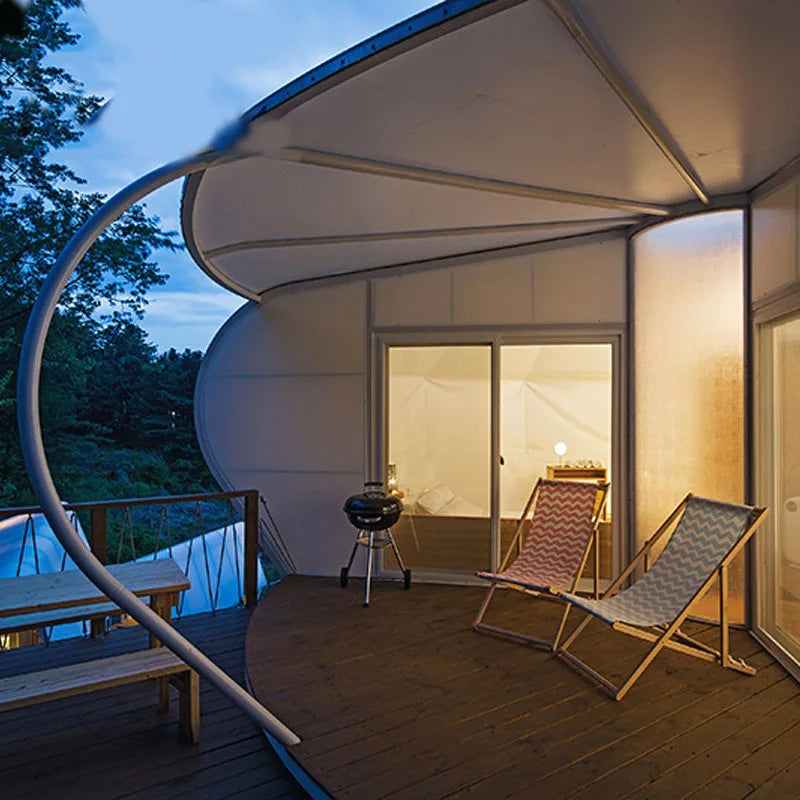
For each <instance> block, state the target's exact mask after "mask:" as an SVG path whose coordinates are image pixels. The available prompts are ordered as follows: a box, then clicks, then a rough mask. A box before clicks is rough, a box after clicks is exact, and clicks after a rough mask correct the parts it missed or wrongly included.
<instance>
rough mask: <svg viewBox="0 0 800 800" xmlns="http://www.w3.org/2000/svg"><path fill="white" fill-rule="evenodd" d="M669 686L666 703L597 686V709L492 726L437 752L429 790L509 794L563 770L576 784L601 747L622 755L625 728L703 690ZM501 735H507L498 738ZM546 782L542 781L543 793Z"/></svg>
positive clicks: (411, 790) (636, 728)
mask: <svg viewBox="0 0 800 800" xmlns="http://www.w3.org/2000/svg"><path fill="white" fill-rule="evenodd" d="M666 689H667V691H666V694H665V696H664V698H663V700H662V702H661V703H660V704H651V703H647V704H642V705H638V704H637V705H632V706H630V707H629V708H627V709H620V708H619V707H618V706H617V704H615V703H613V701H610V700H609V699H608V698H606V697H604V696H603V695H601V694H600V693H599V692H598V691H597V690H596V689H594V695H593V696H594V697H595V698H597V697H599V698H600V702H598V704H597V706H596V707H595V708H594V710H593V713H588V714H587V713H581V712H580V711H579V712H578V713H572V714H565V713H563V711H564V709H563V708H556V709H554V711H555V712H556V714H554V715H550V716H548V715H547V713H546V712H547V711H548V709H543V710H542V714H541V715H540V714H535V713H534V714H532V715H531V716H530V717H528V718H526V719H523V720H521V723H522V724H520V725H514V726H513V728H506V729H501V730H500V733H501V737H497V732H498V731H497V730H494V731H492V732H491V734H492V735H490V736H486V737H484V738H483V744H482V746H481V743H480V742H473V743H470V744H471V746H470V747H464V746H463V744H461V743H458V744H457V746H456V747H452V746H449V747H448V749H447V750H442V751H441V752H440V753H439V754H436V753H433V752H432V753H431V760H430V761H431V763H430V765H429V767H430V768H429V776H430V781H429V782H427V783H426V784H425V790H426V791H428V790H431V789H432V790H433V791H435V792H436V793H437V794H438V793H448V792H451V791H455V790H457V789H459V788H462V787H464V788H465V787H466V786H470V787H471V788H470V792H469V793H470V794H472V795H474V796H476V797H481V796H491V795H487V794H486V793H487V792H494V791H497V792H502V794H501V795H500V796H505V795H506V794H509V793H511V792H514V791H518V790H521V791H523V792H528V791H529V790H530V786H531V785H532V784H533V783H535V782H537V781H541V780H544V779H545V778H547V777H548V776H551V775H552V776H556V775H561V777H564V778H565V779H566V781H567V783H569V784H571V783H572V782H573V781H574V776H573V770H574V768H575V767H576V765H578V764H579V763H580V762H581V760H583V759H587V758H589V757H590V756H591V755H592V754H593V753H595V752H601V753H606V752H607V751H608V749H610V748H614V750H615V752H614V753H612V754H611V756H610V757H611V758H612V760H613V759H615V758H616V757H617V756H616V746H617V745H618V742H619V737H620V732H621V731H631V732H632V735H634V736H636V735H637V734H638V733H639V732H640V731H641V730H642V729H644V728H646V727H647V726H648V724H651V723H652V722H653V721H654V720H658V719H660V718H661V715H662V714H668V713H669V712H670V711H672V710H673V709H674V707H675V706H676V705H677V706H678V707H681V706H682V704H683V705H686V704H691V703H692V702H694V701H695V700H696V699H697V697H698V696H699V695H698V693H696V692H688V691H687V687H686V684H685V683H683V682H680V681H679V682H677V683H676V685H675V686H674V691H671V692H670V691H669V687H666ZM590 696H592V695H590ZM559 712H561V713H559ZM542 723H545V724H544V725H542ZM497 738H500V739H501V741H500V742H498V741H492V740H493V739H497ZM449 744H450V743H449V742H448V745H449ZM475 745H477V747H476V746H475ZM450 750H452V753H451V752H449V751H450ZM443 756H444V757H447V761H446V763H445V764H442V763H441V759H442V757H443ZM437 762H438V763H437ZM415 773H416V775H415V777H419V775H420V774H421V769H420V765H419V764H418V765H417V767H416V769H415ZM399 779H400V780H401V781H403V782H404V783H408V778H406V777H405V776H399ZM540 787H541V784H539V783H538V782H537V783H536V793H537V797H538V796H539V793H540V791H541V788H540ZM375 789H376V786H375V785H362V786H361V787H359V791H361V792H363V796H367V794H366V793H367V791H374V790H375ZM419 789H420V784H419V782H415V783H413V784H408V786H407V789H406V791H401V792H398V793H397V794H396V795H395V796H397V797H413V796H414V794H415V793H417V792H418V791H419ZM559 791H560V790H558V789H557V790H555V792H554V793H553V796H561V795H560V794H559ZM542 796H543V797H544V796H545V795H542Z"/></svg>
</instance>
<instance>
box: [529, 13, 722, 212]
mask: <svg viewBox="0 0 800 800" xmlns="http://www.w3.org/2000/svg"><path fill="white" fill-rule="evenodd" d="M543 2H544V3H545V4H546V5H547V6H548V8H550V9H551V11H553V13H555V15H556V16H557V17H558V18H559V19H560V20H561V22H562V23H563V24H564V27H566V29H567V30H568V31H569V33H570V35H571V36H572V37H573V38H574V39H575V41H576V42H577V44H578V46H579V47H580V48H581V49H582V50H583V52H584V53H585V54H586V55H587V56H588V58H589V60H590V61H591V62H592V63H593V64H594V65H595V67H596V68H597V69H598V70H599V72H600V73H601V74H602V76H603V77H604V78H605V79H606V81H607V82H608V84H609V85H610V86H611V88H612V89H613V90H614V91H615V92H616V93H617V96H618V97H619V98H620V100H622V102H623V103H625V105H626V106H627V107H628V110H629V111H630V112H631V113H632V114H633V116H634V117H636V119H637V121H638V122H639V124H640V125H641V126H642V127H643V128H644V129H645V131H647V133H648V135H649V136H650V138H651V139H652V140H653V141H654V142H655V144H656V146H657V147H658V148H659V150H661V152H662V153H663V154H664V155H665V156H666V157H667V160H668V161H669V162H670V164H672V166H673V167H674V168H675V169H676V170H677V172H678V174H679V175H680V176H681V177H682V178H683V180H684V181H686V183H687V184H689V186H690V187H691V189H692V191H693V192H694V193H695V194H696V195H697V196H698V198H700V200H701V201H702V202H703V203H708V202H709V198H708V194H707V193H706V190H705V188H704V187H703V184H702V182H701V180H700V177H699V176H698V175H697V174H696V173H695V171H694V169H693V168H692V166H691V164H690V163H689V161H688V159H686V158H685V157H684V156H683V154H682V153H680V151H679V149H678V147H677V145H676V144H675V143H674V139H673V138H672V137H671V136H670V135H669V133H668V132H667V129H666V128H665V127H664V126H663V125H662V124H661V123H660V122H659V121H658V120H657V119H656V117H655V116H653V114H652V112H651V111H650V110H649V108H648V105H647V103H645V102H644V100H643V99H642V98H640V97H639V95H638V94H637V92H636V90H635V89H634V88H633V87H632V86H631V85H630V84H629V83H628V82H627V81H626V80H625V78H624V77H623V75H622V73H621V72H620V71H619V69H617V67H616V65H615V64H614V62H613V61H612V60H611V58H610V57H609V56H608V54H607V53H606V51H605V50H604V48H603V46H602V44H601V43H600V41H599V40H598V39H597V38H595V36H594V35H593V34H592V33H591V31H590V30H589V28H588V27H587V25H586V23H585V22H584V21H583V19H581V16H580V14H579V13H578V11H577V9H576V8H575V6H574V4H573V3H572V2H571V0H543Z"/></svg>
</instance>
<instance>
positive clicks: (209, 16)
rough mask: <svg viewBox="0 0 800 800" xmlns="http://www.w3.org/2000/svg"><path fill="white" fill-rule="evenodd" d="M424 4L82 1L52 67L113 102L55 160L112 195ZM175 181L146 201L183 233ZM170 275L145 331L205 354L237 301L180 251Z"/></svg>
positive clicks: (164, 343)
mask: <svg viewBox="0 0 800 800" xmlns="http://www.w3.org/2000/svg"><path fill="white" fill-rule="evenodd" d="M433 4H434V3H433V2H424V1H422V0H84V10H83V11H74V12H70V13H69V15H68V16H67V17H66V19H67V20H68V21H69V23H70V25H71V26H72V28H73V29H74V30H75V31H76V32H78V33H80V35H81V37H82V38H81V41H80V42H79V44H78V45H77V46H76V47H74V48H70V49H69V50H65V51H62V52H61V53H59V54H58V57H57V61H58V63H59V64H61V65H63V66H64V67H66V68H67V69H68V70H69V71H70V72H71V73H72V74H73V75H74V76H75V77H76V78H77V79H79V80H81V81H83V82H84V84H85V85H86V89H87V90H88V91H90V92H94V93H96V94H100V95H103V96H105V97H113V102H112V103H111V105H110V106H109V108H108V110H107V111H106V112H105V113H104V114H103V115H102V117H101V118H100V120H99V122H98V123H96V124H95V125H93V126H91V127H90V128H88V129H87V131H86V135H85V136H84V138H83V140H82V141H81V142H80V143H79V144H78V145H76V146H73V147H70V148H69V149H68V150H64V151H60V152H59V153H58V158H59V160H63V161H66V162H67V163H69V165H70V166H72V167H73V168H74V169H75V170H76V172H77V173H78V174H79V175H82V176H83V177H85V178H87V179H88V181H89V184H88V187H87V188H88V189H90V190H96V191H102V192H105V193H107V194H110V193H113V192H115V191H117V190H118V189H120V188H122V187H123V186H125V185H126V184H127V183H129V182H130V181H132V180H134V179H135V178H137V177H139V176H141V175H143V174H144V173H146V172H148V171H149V170H151V169H153V168H155V167H157V166H159V165H161V164H163V163H165V162H167V161H171V160H172V159H174V158H178V157H180V156H184V155H187V154H189V153H191V152H193V151H195V150H198V149H200V148H202V147H204V146H205V145H206V144H207V143H208V142H209V140H210V139H211V138H212V137H213V135H214V134H215V133H216V131H218V130H219V129H220V128H221V127H223V126H224V125H225V124H226V123H228V122H230V121H231V120H233V119H235V118H236V117H237V116H238V115H239V114H241V113H242V112H243V111H245V110H246V109H247V108H249V107H250V106H251V105H253V104H254V103H256V102H257V101H258V100H260V99H261V98H262V97H264V96H266V95H268V94H270V93H271V92H272V91H274V90H275V89H278V88H280V87H281V86H282V85H284V84H285V83H288V82H289V81H290V80H291V79H293V78H295V77H297V76H298V75H300V74H301V73H303V72H305V71H306V70H308V69H311V68H312V67H314V66H316V65H317V64H319V63H320V62H322V61H324V60H325V59H327V58H329V57H330V56H333V55H335V54H337V53H339V52H341V51H342V50H344V49H346V48H347V47H349V46H350V45H352V44H355V43H357V42H359V41H361V40H362V39H365V38H367V37H368V36H371V35H372V34H374V33H377V32H378V31H380V30H382V29H383V28H386V27H388V26H389V25H392V24H393V23H395V22H398V21H399V20H402V19H405V18H406V17H409V16H411V15H412V14H415V13H416V12H418V11H421V10H423V9H424V8H427V7H428V6H430V5H433ZM179 201H180V182H178V183H175V184H172V185H171V186H168V187H165V188H163V189H161V190H160V191H159V192H157V193H155V194H153V195H151V196H150V198H148V200H147V207H148V210H149V211H150V212H151V213H154V214H157V215H158V216H159V217H160V218H161V220H162V223H163V225H164V227H165V228H168V229H170V230H179V220H178V214H179ZM158 261H159V263H160V264H161V266H162V269H163V270H164V271H165V272H167V273H168V274H169V275H170V280H169V282H168V283H167V285H166V286H164V287H161V288H159V289H157V290H153V292H152V293H151V295H150V305H149V307H148V311H147V313H146V315H145V318H144V320H143V322H142V325H143V327H144V328H145V329H146V330H147V331H148V333H149V335H150V339H151V341H152V342H153V343H154V344H156V345H157V346H158V348H159V349H161V350H165V349H167V348H169V347H175V348H176V349H178V350H182V349H183V348H185V347H189V348H192V349H198V350H205V349H206V347H207V345H208V343H209V342H210V341H211V338H212V337H213V335H214V333H215V332H216V331H217V330H218V328H219V327H220V325H222V323H223V322H224V321H225V320H226V319H227V318H228V317H229V316H230V314H231V313H232V312H233V311H234V310H235V309H236V308H238V307H239V306H240V305H241V303H242V300H241V298H239V297H236V296H235V295H232V294H230V293H229V292H227V291H225V290H224V289H221V288H219V287H218V286H217V285H216V284H215V283H213V282H212V281H211V280H210V279H209V278H207V277H206V276H205V274H204V273H203V272H201V271H200V269H199V268H198V267H197V266H196V265H195V264H194V262H193V261H192V260H191V258H190V257H189V255H188V254H187V253H185V252H184V253H179V254H174V255H173V254H159V255H158Z"/></svg>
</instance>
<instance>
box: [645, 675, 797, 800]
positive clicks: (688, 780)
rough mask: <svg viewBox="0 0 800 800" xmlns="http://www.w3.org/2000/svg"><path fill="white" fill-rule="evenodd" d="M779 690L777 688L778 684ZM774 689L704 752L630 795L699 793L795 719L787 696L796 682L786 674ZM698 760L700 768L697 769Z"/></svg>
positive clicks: (790, 697) (791, 695)
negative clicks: (750, 716) (752, 712)
mask: <svg viewBox="0 0 800 800" xmlns="http://www.w3.org/2000/svg"><path fill="white" fill-rule="evenodd" d="M779 687H780V688H782V689H783V691H780V692H778V691H777V689H778V688H779ZM775 688H776V691H775V692H773V693H771V696H770V697H768V698H766V697H765V698H764V702H763V703H762V704H760V708H759V709H758V710H757V711H756V713H755V716H754V717H753V718H751V719H749V720H748V719H744V720H741V721H740V725H739V727H738V728H734V732H733V733H732V734H731V735H730V736H727V737H725V738H724V739H723V740H722V741H718V742H716V743H715V744H714V746H713V747H711V748H709V749H708V750H707V751H705V752H704V753H701V754H698V755H696V756H695V757H694V758H693V759H691V760H690V761H688V762H687V763H686V765H685V766H684V768H683V769H680V770H673V771H672V772H670V773H669V774H668V775H665V776H663V777H662V778H659V779H658V780H656V781H654V782H653V783H652V784H651V785H650V786H648V787H647V788H646V789H642V790H641V791H640V792H637V793H634V794H632V795H631V800H633V799H634V798H637V797H639V798H644V797H647V798H652V800H656V798H658V799H659V800H663V799H665V798H675V797H688V796H689V795H692V794H697V793H698V792H701V793H702V790H703V789H704V787H705V786H706V785H707V784H709V783H711V781H713V780H714V779H715V778H717V777H718V776H720V775H722V774H723V773H724V772H726V771H727V770H729V769H730V768H731V767H733V766H735V765H736V764H738V763H740V762H741V761H743V760H744V759H745V758H746V757H747V756H748V755H749V754H751V753H755V752H757V751H758V750H760V749H762V748H763V747H764V746H765V745H766V744H768V743H770V742H771V741H774V740H775V739H776V738H778V737H779V736H780V734H782V733H783V732H784V731H787V730H789V729H791V728H793V727H795V726H796V725H797V723H798V717H797V708H796V706H795V704H794V703H792V702H791V700H797V699H798V694H799V693H798V691H797V688H798V687H797V685H796V684H795V683H794V682H793V681H792V680H791V679H790V678H786V679H784V680H783V681H781V682H780V684H777V685H776V687H775ZM700 764H702V771H701V770H700V769H699V766H700Z"/></svg>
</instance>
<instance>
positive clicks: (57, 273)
mask: <svg viewBox="0 0 800 800" xmlns="http://www.w3.org/2000/svg"><path fill="white" fill-rule="evenodd" d="M237 138H238V137H237V136H236V135H235V132H234V134H231V132H226V134H225V135H224V136H223V137H222V138H220V139H218V141H217V142H216V148H212V149H211V150H209V151H206V152H203V153H200V154H197V155H193V156H189V157H187V158H183V159H179V160H177V161H173V162H171V163H169V164H166V165H164V166H162V167H159V168H158V169H155V170H153V171H152V172H150V173H148V174H147V175H145V176H143V177H141V178H139V179H138V180H136V181H134V182H133V183H131V184H130V185H128V186H126V187H125V188H124V189H122V190H121V191H120V192H118V193H117V194H115V195H114V196H113V197H112V198H110V199H109V200H108V201H107V202H106V203H105V204H104V205H103V206H101V207H100V208H99V209H98V210H97V211H96V212H95V213H94V214H93V215H92V216H91V217H90V218H89V219H88V220H87V221H86V222H85V223H84V224H83V225H82V226H81V228H80V229H79V230H78V232H77V233H76V234H75V235H74V236H73V237H72V239H71V240H70V242H69V243H68V244H67V246H66V247H65V248H64V250H63V252H62V253H61V255H60V256H59V257H58V260H57V261H56V263H55V265H54V266H53V268H52V269H51V271H50V273H49V274H48V276H47V278H46V279H45V282H44V284H43V286H42V289H41V291H40V293H39V296H38V297H37V299H36V303H35V304H34V307H33V310H32V311H31V315H30V318H29V319H28V325H27V328H26V329H25V338H24V340H23V345H22V353H21V355H20V365H19V382H18V388H17V408H18V410H17V419H18V424H19V432H20V441H21V444H22V452H23V456H24V458H25V466H26V468H27V471H28V475H29V477H30V480H31V484H32V485H33V489H34V492H35V493H36V496H37V498H38V500H39V503H40V504H41V506H42V508H43V510H44V513H45V516H46V517H47V521H48V522H49V523H50V525H51V527H52V529H53V531H54V532H55V534H56V536H57V537H58V540H59V541H60V542H61V544H62V545H63V547H64V549H65V550H66V551H67V552H68V553H69V555H70V556H71V557H72V559H73V560H74V561H75V563H76V565H77V566H78V568H79V569H80V570H81V571H82V572H83V573H84V574H85V575H86V576H87V577H88V578H89V579H90V580H91V581H92V583H94V584H95V585H96V586H97V587H98V588H99V589H100V590H101V591H102V592H103V593H104V594H106V595H107V596H108V597H109V598H110V599H111V600H113V601H114V602H115V603H116V604H117V605H118V606H119V607H120V608H122V609H124V610H125V612H126V613H128V614H130V615H131V616H132V617H133V618H134V619H135V620H136V621H137V622H139V623H140V624H141V625H142V626H143V627H145V628H147V630H149V631H150V632H151V633H153V634H154V635H155V636H156V637H157V638H158V639H160V640H161V641H162V642H163V643H164V644H165V645H166V646H167V647H168V648H169V649H170V650H171V651H172V652H174V653H175V654H176V655H177V656H178V657H179V658H181V659H182V660H183V661H185V662H186V663H187V664H188V665H189V666H190V667H192V668H193V669H195V670H196V671H197V672H198V673H200V674H201V675H202V676H203V677H204V678H206V679H207V680H208V681H209V682H211V683H212V684H213V685H214V686H216V688H217V689H219V690H220V691H221V692H222V693H223V694H224V695H225V696H226V697H228V699H229V700H231V701H232V702H233V703H234V704H235V705H237V706H238V707H239V708H241V709H242V710H243V711H244V712H245V713H246V714H247V715H248V716H249V717H250V718H251V719H252V720H253V721H254V722H255V723H256V724H257V725H258V726H259V727H261V728H263V729H264V730H266V731H268V732H269V733H270V734H271V735H273V736H274V737H275V738H276V739H278V741H280V742H281V743H282V744H284V745H286V746H289V745H292V744H296V743H298V742H299V741H300V739H299V737H298V736H297V735H296V734H295V733H294V732H293V731H291V730H290V729H289V728H288V727H286V725H284V724H283V723H282V722H281V721H280V720H279V719H277V717H275V716H274V715H273V714H271V713H270V712H269V711H268V710H267V709H266V708H264V707H263V706H262V705H261V704H260V703H259V702H258V701H257V700H256V699H255V698H254V697H253V696H252V695H250V694H248V693H247V692H246V691H245V690H244V689H242V688H241V687H240V686H239V685H238V684H237V683H236V682H235V681H234V680H233V679H232V678H231V677H230V676H229V675H227V673H225V672H224V671H223V670H221V669H220V668H219V667H218V666H217V665H216V664H214V662H213V661H211V660H210V659H209V658H207V657H206V656H205V655H203V653H202V652H200V650H198V649H197V648H196V647H195V646H194V645H192V644H191V643H190V642H189V641H187V640H186V639H184V638H183V636H181V635H180V634H179V633H178V632H177V631H176V630H175V629H174V628H173V627H172V626H171V625H170V624H168V623H167V622H166V621H165V620H163V619H162V618H161V617H159V616H158V614H156V613H155V612H154V611H152V610H151V609H150V608H149V607H148V606H147V605H146V604H145V603H143V602H142V601H141V600H140V599H139V598H137V597H136V596H135V595H134V594H132V593H131V592H130V591H128V589H126V588H125V586H124V585H123V584H121V583H120V582H119V581H118V580H116V579H115V578H114V577H113V576H112V575H111V573H109V572H108V570H106V569H105V567H104V566H103V565H102V564H101V563H100V561H98V560H97V558H95V556H94V555H93V554H92V553H91V551H90V550H89V548H88V547H87V546H86V545H85V543H84V542H83V541H82V539H81V538H80V537H79V536H78V535H77V533H76V531H75V530H74V528H73V527H72V525H70V522H69V519H68V518H67V515H66V514H65V512H64V510H63V508H62V505H61V498H60V497H59V496H58V492H57V490H56V487H55V484H54V483H53V479H52V475H51V474H50V469H49V467H48V464H47V457H46V455H45V451H44V444H43V441H42V428H41V421H40V417H39V379H40V374H41V366H42V353H43V351H44V343H45V339H46V338H47V332H48V329H49V327H50V322H51V321H52V318H53V314H54V312H55V308H56V305H57V304H58V301H59V299H60V297H61V292H62V290H63V288H64V286H65V284H66V283H67V281H68V280H69V277H70V276H71V275H72V273H73V272H74V270H75V267H76V266H77V265H78V264H79V263H80V261H81V259H82V258H83V256H84V255H85V254H86V252H87V251H88V250H89V248H90V247H91V245H92V244H93V243H94V241H95V240H96V239H97V238H98V236H100V234H101V233H102V232H103V231H104V230H105V229H106V228H107V227H108V226H109V225H110V224H111V223H112V222H114V220H116V219H117V218H118V217H119V216H120V215H121V214H122V213H123V212H124V211H126V210H127V209H128V208H129V207H130V206H132V205H133V204H134V203H136V202H137V201H139V200H141V199H142V198H143V197H145V196H146V195H148V194H150V192H152V191H154V190H155V189H158V188H160V187H161V186H164V185H165V184H167V183H170V182H171V181H173V180H175V179H176V178H180V177H183V176H185V175H188V174H190V173H193V172H196V171H198V170H203V169H207V168H208V167H210V166H212V165H214V164H215V163H219V162H220V161H221V160H222V159H224V158H230V157H235V155H232V154H230V152H228V153H226V152H225V151H226V150H228V151H230V148H231V147H233V146H234V145H235V143H236V139H237Z"/></svg>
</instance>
